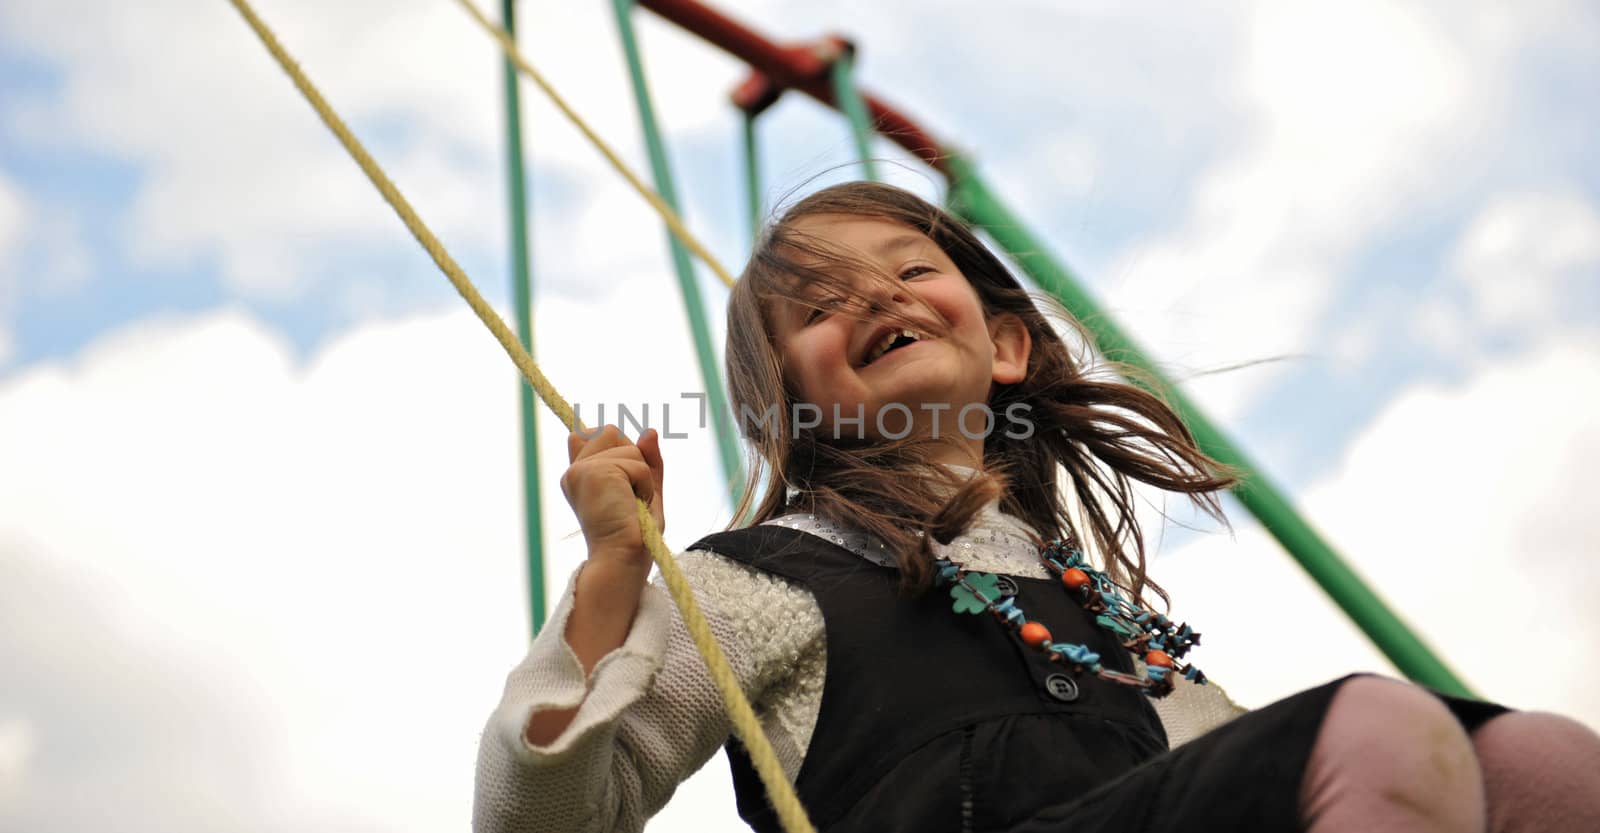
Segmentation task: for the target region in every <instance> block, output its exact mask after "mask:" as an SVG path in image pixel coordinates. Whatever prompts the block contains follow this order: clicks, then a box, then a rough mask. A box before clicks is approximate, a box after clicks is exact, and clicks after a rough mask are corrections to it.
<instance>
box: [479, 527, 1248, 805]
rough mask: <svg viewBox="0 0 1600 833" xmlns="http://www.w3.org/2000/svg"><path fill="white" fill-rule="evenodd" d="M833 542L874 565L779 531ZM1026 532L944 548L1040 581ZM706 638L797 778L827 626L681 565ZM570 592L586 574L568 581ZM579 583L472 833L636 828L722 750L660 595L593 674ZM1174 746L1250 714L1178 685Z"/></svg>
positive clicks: (721, 561) (774, 594) (839, 536)
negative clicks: (537, 722)
mask: <svg viewBox="0 0 1600 833" xmlns="http://www.w3.org/2000/svg"><path fill="white" fill-rule="evenodd" d="M774 523H781V524H782V525H785V526H792V527H795V528H800V529H805V530H806V531H808V532H813V533H815V534H819V535H823V536H824V537H827V538H829V539H830V540H834V541H835V542H836V543H840V544H843V545H845V546H846V548H848V549H853V550H855V551H857V552H859V553H862V554H863V556H864V557H868V558H872V559H873V560H879V559H880V558H881V557H882V556H880V555H878V554H876V553H874V552H873V551H872V548H871V542H870V541H869V540H868V539H866V538H865V537H864V536H860V535H853V534H852V533H850V532H849V531H847V530H840V529H837V528H834V527H832V526H831V525H829V524H827V523H826V522H824V521H821V520H820V519H817V518H815V517H814V516H809V515H806V516H786V517H785V518H784V519H780V520H779V521H775V522H774ZM1028 532H1029V530H1028V528H1027V527H1026V526H1025V525H1023V524H1022V522H1021V521H1019V520H1018V519H1016V518H1013V517H1011V516H1009V515H1005V514H1003V513H1001V512H1000V511H999V504H998V502H995V503H991V504H990V505H989V506H987V507H985V508H984V510H983V512H982V513H981V514H980V515H979V517H978V519H977V520H976V522H975V523H974V525H973V528H972V529H971V530H970V531H969V532H968V533H967V534H965V535H963V536H961V537H958V538H957V539H955V540H954V541H952V542H951V543H950V544H949V545H948V546H947V547H939V548H936V550H939V551H942V554H944V555H946V556H948V557H950V558H951V559H952V560H955V561H956V562H958V563H961V564H964V565H966V566H967V567H970V568H971V569H974V570H981V571H984V572H992V573H1004V574H1010V575H1017V576H1032V577H1044V576H1046V573H1045V571H1044V567H1043V565H1041V564H1040V563H1039V560H1038V554H1037V550H1036V549H1035V548H1034V547H1033V544H1032V543H1031V539H1030V537H1029V535H1028ZM678 561H679V564H680V565H682V567H683V571H684V573H685V574H686V575H687V576H688V579H689V581H690V583H691V584H692V585H693V587H694V588H695V598H696V600H697V601H698V602H699V603H700V606H701V608H702V610H703V611H704V612H705V615H706V618H707V619H708V620H709V622H710V624H711V629H712V632H713V633H714V634H715V635H716V637H717V641H718V642H719V643H720V644H721V646H722V649H723V651H725V652H726V653H727V655H728V660H729V662H730V663H731V664H732V665H733V669H734V673H735V674H736V675H737V677H738V679H739V683H740V686H741V687H742V688H743V690H744V693H745V696H747V697H749V698H750V701H751V703H752V704H753V705H754V706H755V709H756V712H757V714H758V715H760V716H761V721H762V725H763V728H764V729H765V730H766V733H767V737H768V738H770V739H771V741H772V745H773V747H774V748H775V749H776V751H777V753H778V757H779V759H780V760H781V761H782V763H783V767H784V770H785V771H786V772H787V773H788V775H789V778H790V779H791V780H792V779H793V778H794V777H795V775H796V774H797V773H798V772H799V769H800V764H801V762H802V761H803V760H804V758H805V752H806V748H807V745H808V744H809V742H810V739H811V733H812V730H813V729H814V728H815V726H816V722H817V713H818V710H819V708H820V707H821V703H822V683H823V678H824V674H825V671H826V669H827V654H826V645H825V640H824V634H823V622H822V613H821V611H820V610H819V609H818V607H817V604H816V601H815V599H814V598H813V597H812V596H811V594H810V593H809V592H807V591H806V590H805V589H804V588H802V587H800V586H798V585H794V584H791V583H790V582H788V581H787V580H785V579H782V578H778V577H774V576H771V575H768V574H766V573H762V572H759V571H757V570H753V569H751V568H749V567H746V566H745V565H743V564H740V563H738V562H735V561H732V560H730V559H727V558H724V557H722V556H719V555H716V554H714V553H710V552H705V551H690V552H685V553H682V554H681V555H679V557H678ZM573 578H574V579H576V574H574V577H573ZM572 591H573V582H571V581H569V582H568V585H567V589H566V591H565V592H564V593H563V595H562V598H561V601H560V603H559V604H558V605H557V607H556V610H555V612H554V613H553V614H552V615H551V616H550V619H549V621H548V622H547V623H546V624H545V626H544V628H543V629H542V630H541V631H540V634H539V636H538V638H536V639H534V641H533V644H532V646H531V647H530V648H529V651H528V656H527V657H526V658H525V659H524V660H523V661H522V663H521V664H520V665H518V666H517V667H516V668H515V669H513V670H512V671H511V674H510V675H509V676H508V677H507V679H506V686H505V693H504V696H503V697H502V698H501V701H500V705H499V707H498V708H496V709H495V711H494V713H493V714H492V715H491V716H490V718H489V722H488V725H487V726H486V727H485V729H484V733H483V737H482V739H481V741H480V744H479V751H478V770H477V790H476V795H475V797H474V802H473V828H474V830H476V831H479V833H500V832H501V831H507V833H509V832H510V831H519V832H525V831H545V830H549V831H562V832H563V833H573V832H574V831H583V833H599V831H628V832H629V833H632V831H638V830H641V829H643V827H644V824H645V822H646V821H647V820H648V819H649V818H650V817H651V816H653V815H654V814H655V813H656V812H657V811H659V810H660V809H661V808H662V806H664V805H665V804H666V802H667V799H668V798H670V797H671V796H672V792H673V790H674V789H675V788H676V787H677V785H678V784H679V783H680V782H681V781H683V780H684V779H685V778H687V777H689V776H690V775H691V774H693V773H694V772H695V771H696V770H697V769H699V768H700V766H701V765H702V764H704V763H705V762H706V761H707V760H708V759H709V758H710V757H711V756H712V755H714V754H716V752H717V750H718V748H720V747H721V746H722V744H723V743H724V742H726V741H727V739H728V737H729V736H730V734H731V732H732V724H731V723H730V722H729V720H728V716H727V714H726V712H725V711H724V709H723V705H722V698H721V696H720V695H719V694H718V692H717V690H716V687H715V685H714V684H713V683H712V682H711V679H710V676H709V675H708V674H707V673H706V670H705V666H704V665H703V664H702V662H701V660H700V656H699V653H698V652H697V651H696V650H695V647H694V644H693V642H692V641H691V640H690V638H689V635H688V632H687V631H686V630H685V628H684V626H683V622H682V620H681V619H680V618H679V616H678V612H677V609H676V607H674V605H673V603H672V600H671V598H670V597H668V595H667V593H666V590H665V588H664V587H662V586H661V585H660V583H659V580H658V581H657V583H655V584H652V585H650V586H648V587H646V588H645V592H644V594H643V598H642V600H641V603H640V607H639V611H638V613H637V615H636V616H635V617H634V622H633V627H632V630H631V631H630V632H629V634H628V637H627V639H626V641H625V642H624V643H623V645H622V646H621V647H619V648H617V649H616V650H615V651H613V652H611V653H610V654H607V655H606V656H605V657H604V658H602V659H601V660H600V662H599V663H598V664H596V665H595V668H594V671H593V673H592V674H591V675H590V676H589V678H588V679H587V680H585V679H584V674H583V668H582V666H581V665H580V664H579V662H578V658H577V656H576V655H575V654H573V652H572V649H571V648H570V647H568V646H567V643H566V641H565V639H564V638H563V637H562V634H563V633H564V632H565V630H566V622H567V616H568V615H569V613H570V612H571V610H572ZM580 703H581V704H582V705H581V706H580V708H579V709H578V713H577V716H576V717H575V718H574V719H573V721H572V723H571V724H570V725H569V726H568V727H567V729H566V730H565V731H564V732H563V733H562V734H561V735H560V736H559V737H557V738H556V739H555V740H554V741H553V742H551V743H550V744H549V745H548V746H534V745H532V744H529V743H528V742H527V740H526V739H525V737H524V730H525V729H526V727H527V725H528V721H529V720H530V719H531V718H532V716H533V715H534V714H535V713H536V712H539V711H545V710H549V709H559V708H571V707H572V706H575V705H578V704H580ZM1155 703H1156V708H1157V711H1158V713H1159V714H1160V716H1161V719H1162V722H1163V724H1164V725H1165V727H1166V730H1167V735H1168V737H1169V739H1170V741H1171V743H1172V745H1173V746H1177V745H1178V744H1180V743H1183V742H1185V741H1187V740H1189V739H1191V738H1193V737H1196V736H1198V735H1200V734H1203V733H1204V732H1206V731H1209V730H1210V729H1211V728H1214V727H1216V726H1218V725H1220V724H1222V723H1223V722H1226V721H1227V720H1229V719H1231V718H1233V717H1234V716H1236V715H1237V714H1238V713H1239V712H1240V711H1242V710H1241V709H1239V707H1238V706H1236V705H1234V704H1233V703H1232V702H1231V701H1229V700H1228V699H1227V696H1226V695H1225V694H1224V693H1223V692H1221V690H1220V689H1218V688H1216V687H1215V686H1195V685H1191V684H1189V683H1186V682H1183V681H1181V680H1180V681H1179V683H1178V688H1177V690H1176V691H1175V692H1174V693H1173V694H1172V695H1170V696H1169V697H1167V698H1164V699H1162V700H1157V701H1155Z"/></svg>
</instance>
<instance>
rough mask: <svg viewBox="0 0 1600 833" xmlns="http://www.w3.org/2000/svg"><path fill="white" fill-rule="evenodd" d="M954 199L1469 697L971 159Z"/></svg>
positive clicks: (1364, 615) (1430, 674)
mask: <svg viewBox="0 0 1600 833" xmlns="http://www.w3.org/2000/svg"><path fill="white" fill-rule="evenodd" d="M947 164H948V165H949V169H948V170H949V172H950V178H951V189H950V192H951V204H952V208H953V209H954V210H955V211H957V213H959V214H961V215H962V216H964V217H965V218H966V219H967V220H968V221H969V222H972V223H973V224H975V225H979V226H982V227H983V228H984V229H985V230H987V231H988V232H989V234H990V235H991V236H992V237H993V238H994V239H995V241H996V242H997V243H999V244H1000V247H1001V248H1003V249H1005V250H1006V252H1007V253H1009V254H1010V255H1011V257H1012V258H1014V259H1015V260H1016V262H1017V263H1018V264H1019V265H1020V266H1021V267H1022V268H1023V270H1025V271H1026V272H1027V273H1028V275H1029V276H1030V277H1032V278H1033V280H1034V282H1035V283H1037V284H1038V285H1039V286H1040V287H1041V288H1043V289H1044V290H1045V291H1047V292H1049V293H1050V294H1051V295H1053V296H1055V297H1056V299H1057V300H1059V301H1061V303H1062V305H1064V306H1065V307H1066V308H1067V309H1068V310H1069V311H1071V312H1072V314H1073V315H1074V316H1076V317H1077V318H1078V320H1079V321H1081V322H1083V323H1084V324H1085V325H1086V326H1087V327H1088V328H1089V330H1090V332H1091V333H1092V334H1093V336H1094V338H1095V341H1096V344H1097V346H1098V347H1099V349H1100V352H1101V353H1102V354H1103V355H1105V356H1106V357H1107V358H1108V359H1111V360H1113V361H1119V362H1124V363H1127V364H1129V365H1132V366H1134V367H1136V368H1139V369H1140V370H1141V371H1144V372H1145V373H1148V374H1150V375H1151V377H1153V378H1154V379H1155V380H1157V384H1158V386H1159V390H1156V391H1154V392H1155V393H1157V394H1159V395H1162V396H1164V397H1165V398H1166V399H1167V401H1168V402H1171V403H1172V404H1173V407H1174V408H1175V409H1176V410H1177V412H1178V414H1179V416H1181V417H1182V418H1183V421H1184V423H1185V424H1186V425H1188V426H1189V430H1190V431H1192V432H1193V433H1194V436H1195V439H1196V441H1198V442H1199V444H1200V447H1201V448H1202V449H1204V450H1205V452H1206V453H1207V454H1209V455H1211V456H1212V457H1213V458H1214V459H1216V460H1218V461H1220V462H1223V463H1226V464H1229V465H1232V466H1236V467H1238V468H1239V469H1240V470H1241V471H1243V472H1244V473H1245V480H1244V482H1243V483H1242V484H1241V485H1240V486H1239V487H1237V488H1236V489H1235V490H1234V495H1235V497H1237V498H1238V499H1239V502H1240V503H1242V504H1244V506H1245V508H1246V509H1248V510H1249V511H1250V512H1251V514H1253V515H1255V516H1256V518H1257V520H1259V521H1260V522H1261V525H1262V526H1264V527H1266V529H1267V530H1268V531H1269V532H1271V533H1272V535H1273V537H1275V538H1277V539H1278V542H1279V543H1280V544H1282V545H1283V548H1284V549H1286V550H1288V551H1289V554H1290V555H1292V556H1293V557H1294V559H1295V560H1296V561H1298V562H1299V563H1300V566H1301V567H1302V568H1304V569H1305V571H1306V572H1307V573H1309V574H1310V575H1311V577H1312V578H1313V579H1314V580H1315V581H1316V582H1317V583H1318V584H1319V585H1321V586H1322V589H1323V590H1324V591H1325V592H1327V594H1328V595H1329V596H1331V597H1332V598H1333V600H1334V601H1335V602H1336V603H1337V604H1338V605H1339V607H1341V608H1343V609H1344V612H1345V613H1346V615H1348V616H1349V617H1350V618H1351V619H1352V620H1354V621H1355V623H1356V625H1357V626H1358V627H1360V628H1361V630H1362V631H1364V632H1365V633H1366V634H1367V636H1368V638H1370V639H1371V640H1372V641H1373V642H1374V643H1375V644H1376V645H1377V646H1378V648H1379V649H1380V650H1381V651H1383V653H1384V655H1385V656H1387V657H1388V658H1389V661H1390V662H1393V663H1394V665H1395V667H1396V668H1398V669H1400V671H1401V673H1403V674H1405V675H1406V676H1407V677H1409V678H1411V679H1412V680H1415V681H1417V682H1419V683H1422V684H1424V685H1427V686H1431V687H1432V688H1435V689H1438V690H1439V691H1443V692H1446V693H1449V694H1456V695H1460V696H1464V697H1470V696H1472V693H1471V691H1470V690H1469V689H1468V688H1467V686H1466V684H1465V683H1464V682H1462V681H1461V679H1460V678H1459V677H1457V676H1456V675H1455V673H1454V672H1453V671H1451V670H1450V668H1449V667H1448V666H1446V665H1445V664H1444V661H1443V660H1441V659H1440V658H1439V657H1438V656H1437V655H1435V654H1434V653H1433V651H1431V650H1430V649H1429V648H1428V647H1427V645H1425V644H1423V642H1422V640H1421V638H1419V637H1418V636H1417V635H1416V634H1415V633H1413V632H1412V630H1411V629H1410V628H1409V627H1407V626H1406V624H1405V623H1404V622H1402V621H1401V620H1400V618H1399V617H1398V616H1396V615H1395V614H1394V612H1393V611H1391V610H1390V609H1389V608H1388V606H1387V605H1385V604H1384V602H1383V601H1382V600H1381V599H1379V598H1378V596H1377V594H1376V593H1374V592H1373V590H1372V588H1370V587H1368V586H1367V584H1366V582H1364V581H1362V579H1361V577H1360V576H1357V575H1356V573H1355V571H1353V570H1351V569H1350V567H1349V565H1347V564H1346V563H1345V562H1344V560H1343V559H1342V558H1340V556H1339V555H1338V553H1336V552H1335V551H1334V549H1333V547H1331V546H1329V545H1328V543H1327V542H1326V541H1324V540H1323V539H1322V536H1320V535H1319V534H1317V532H1316V531H1315V530H1314V529H1312V528H1311V525H1310V524H1308V523H1307V522H1306V521H1305V520H1304V519H1303V518H1301V517H1300V516H1299V514H1297V513H1296V512H1295V510H1294V507H1292V506H1291V505H1290V504H1289V501H1288V499H1287V498H1285V497H1284V496H1283V493H1282V492H1280V491H1279V490H1278V489H1277V488H1276V487H1275V486H1274V485H1273V484H1272V482H1271V481H1270V480H1269V479H1268V478H1267V476H1266V475H1265V474H1264V473H1262V472H1261V470H1260V469H1259V468H1257V467H1256V466H1255V465H1254V464H1253V463H1252V462H1251V461H1250V459H1249V458H1248V457H1247V456H1246V455H1245V453H1244V452H1243V451H1242V450H1240V449H1239V447H1238V446H1236V445H1234V444H1233V443H1232V442H1230V441H1229V440H1228V438H1227V437H1226V436H1224V435H1223V433H1222V431H1221V430H1219V429H1218V428H1217V427H1216V426H1215V425H1213V424H1212V423H1211V421H1210V420H1209V419H1207V418H1206V417H1205V415H1204V414H1202V413H1201V412H1200V409H1199V408H1198V407H1196V406H1195V405H1194V403H1192V402H1190V401H1189V398H1188V397H1186V396H1184V394H1183V392H1182V391H1180V390H1179V389H1178V388H1177V386H1175V385H1173V384H1172V383H1171V382H1170V381H1168V380H1167V378H1166V376H1165V375H1163V374H1162V373H1161V372H1160V370H1159V368H1157V367H1156V364H1155V362H1153V361H1151V360H1150V358H1149V356H1148V355H1146V354H1145V352H1144V351H1143V350H1141V349H1139V347H1138V346H1137V345H1136V344H1135V343H1134V341H1133V339H1131V338H1129V337H1128V335H1127V334H1126V333H1124V332H1123V331H1122V330H1121V329H1120V328H1118V327H1117V325H1116V324H1115V323H1113V322H1112V320H1111V318H1110V317H1109V316H1107V315H1106V313H1105V312H1104V311H1103V310H1101V309H1100V307H1099V306H1098V305H1097V304H1096V303H1095V302H1094V299H1093V298H1091V297H1090V296H1089V294H1088V293H1087V292H1086V291H1084V289H1083V287H1082V286H1081V285H1080V284H1079V282H1078V281H1077V279H1076V278H1075V277H1074V276H1073V275H1072V273H1071V272H1069V271H1068V270H1067V269H1066V268H1064V267H1063V266H1061V265H1060V264H1059V263H1058V262H1057V261H1055V260H1054V259H1052V258H1051V257H1050V255H1049V254H1047V253H1046V251H1045V247H1044V245H1043V243H1042V242H1041V241H1040V240H1038V239H1036V238H1034V237H1033V236H1032V235H1031V234H1029V233H1028V231H1027V230H1026V229H1024V228H1023V226H1022V224H1021V223H1020V222H1018V220H1017V218H1016V216H1015V215H1013V214H1012V213H1011V212H1010V211H1009V210H1007V209H1006V208H1005V206H1003V205H1002V204H1001V203H1000V201H999V200H998V199H996V198H995V196H994V193H993V192H992V191H990V190H989V187H988V186H987V185H986V184H984V181H983V179H982V178H981V177H979V175H978V172H977V170H976V168H975V167H974V166H973V165H972V163H971V162H970V161H969V160H967V159H965V158H963V157H961V156H959V155H957V154H954V153H951V154H948V156H947Z"/></svg>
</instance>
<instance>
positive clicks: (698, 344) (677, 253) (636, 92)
mask: <svg viewBox="0 0 1600 833" xmlns="http://www.w3.org/2000/svg"><path fill="white" fill-rule="evenodd" d="M611 6H612V8H613V9H614V10H615V11H616V13H617V31H618V33H619V34H620V36H621V38H622V48H623V51H624V52H625V53H626V54H627V58H628V75H629V77H630V78H631V79H632V80H633V97H634V101H635V103H636V104H637V105H638V107H639V123H640V125H641V126H642V127H643V128H644V140H645V144H646V145H647V146H648V147H649V149H650V170H651V172H652V173H653V174H654V175H655V182H656V192H657V193H659V194H660V195H661V199H662V200H663V201H665V202H666V204H667V205H669V206H671V207H672V210H674V211H677V212H678V215H679V216H680V217H681V216H683V211H682V209H681V208H679V204H678V192H677V189H676V188H675V187H673V183H672V171H671V169H670V168H668V166H667V149H666V145H665V143H663V142H662V140H661V131H660V129H659V127H658V126H657V125H656V115H655V108H654V107H653V106H651V104H650V89H649V88H648V87H647V86H646V85H645V79H644V65H643V62H642V61H641V60H640V58H639V44H638V40H637V38H635V37H634V33H633V17H632V11H633V0H612V4H611ZM667 242H668V243H669V244H670V245H671V247H672V263H673V266H674V267H675V268H676V270H677V273H678V288H679V289H680V290H681V292H682V295H683V306H684V310H685V311H686V312H687V313H688V315H689V329H690V331H691V332H692V333H693V334H694V347H695V353H696V355H697V356H698V357H699V360H700V379H701V382H702V383H703V384H704V385H705V387H706V400H707V401H706V407H707V409H708V410H709V411H710V412H711V420H712V425H713V429H714V430H715V431H716V435H717V448H718V451H720V452H721V457H722V471H723V475H724V476H725V477H726V479H727V483H728V498H729V500H730V502H733V503H735V505H736V504H737V501H738V491H739V489H741V488H742V485H743V483H744V474H743V469H744V467H743V466H742V465H741V464H740V462H739V446H738V442H737V440H736V439H735V437H736V435H735V434H734V431H733V425H732V414H731V412H730V411H729V409H728V405H727V402H728V397H727V395H726V394H725V393H724V392H723V390H722V377H721V375H720V374H719V373H718V371H717V368H718V366H719V364H718V362H717V354H716V351H715V350H713V349H712V347H711V330H710V328H709V327H708V326H707V324H706V313H705V304H704V303H703V302H702V301H701V300H700V285H699V284H698V283H697V282H696V280H695V274H694V264H693V263H692V262H691V261H690V260H689V250H688V249H686V248H684V245H683V243H681V242H680V241H679V240H678V238H677V237H676V236H674V235H672V234H670V233H669V234H668V235H667Z"/></svg>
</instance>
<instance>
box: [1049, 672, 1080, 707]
mask: <svg viewBox="0 0 1600 833" xmlns="http://www.w3.org/2000/svg"><path fill="white" fill-rule="evenodd" d="M1044 690H1045V691H1048V692H1050V696H1051V697H1054V698H1056V699H1057V700H1060V701H1061V702H1063V703H1071V702H1072V701H1073V700H1076V699H1078V683H1077V681H1076V680H1073V679H1072V678H1071V677H1068V676H1067V675H1065V674H1051V675H1050V676H1048V677H1045V678H1044Z"/></svg>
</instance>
